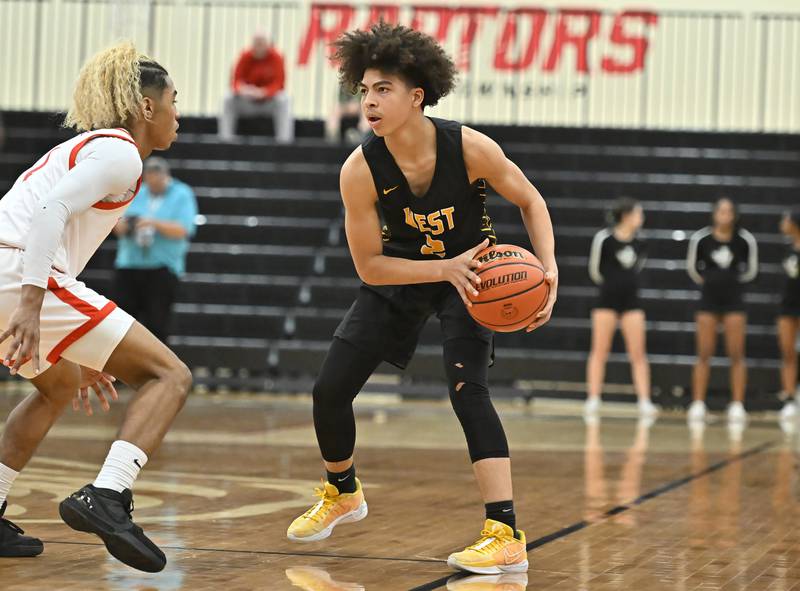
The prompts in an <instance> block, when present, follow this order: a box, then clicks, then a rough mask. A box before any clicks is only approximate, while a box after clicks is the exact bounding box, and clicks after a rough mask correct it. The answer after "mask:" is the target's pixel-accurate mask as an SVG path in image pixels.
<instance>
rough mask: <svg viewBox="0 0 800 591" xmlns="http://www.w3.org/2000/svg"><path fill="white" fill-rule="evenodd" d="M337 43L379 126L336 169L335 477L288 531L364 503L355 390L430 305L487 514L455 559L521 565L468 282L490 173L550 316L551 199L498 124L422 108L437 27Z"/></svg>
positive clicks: (326, 525)
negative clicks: (521, 226) (531, 254)
mask: <svg viewBox="0 0 800 591" xmlns="http://www.w3.org/2000/svg"><path fill="white" fill-rule="evenodd" d="M334 47H335V48H336V54H335V57H334V59H335V60H336V61H337V63H338V65H339V73H340V79H341V81H342V83H343V85H344V86H345V87H349V88H353V89H358V90H359V91H360V92H361V105H362V109H363V111H364V114H365V116H366V117H367V120H368V121H369V123H370V126H371V128H372V133H371V134H370V135H369V136H368V137H367V139H366V140H365V141H364V143H363V144H362V145H361V146H359V147H358V148H356V150H355V151H354V152H353V153H352V154H351V155H350V157H349V158H348V159H347V161H346V162H345V163H344V166H343V167H342V173H341V179H340V185H341V192H342V199H343V201H344V205H345V211H346V213H345V229H346V232H347V239H348V243H349V246H350V253H351V255H352V257H353V262H354V263H355V267H356V270H357V272H358V274H359V276H360V277H361V279H362V281H363V285H362V286H361V289H360V291H359V295H358V298H357V300H356V302H355V303H354V304H353V306H352V307H351V308H350V311H349V312H348V313H347V315H346V316H345V318H344V320H343V321H342V323H341V324H340V325H339V328H338V329H337V330H336V333H335V337H334V339H333V342H332V343H331V347H330V350H329V351H328V356H327V358H326V360H325V362H324V363H323V366H322V369H321V370H320V373H319V376H318V378H317V382H316V385H315V387H314V393H313V395H314V425H315V428H316V433H317V440H318V442H319V446H320V451H321V452H322V457H323V459H324V462H325V468H326V470H327V482H325V483H324V488H323V489H321V490H319V491H318V495H319V496H320V500H319V502H317V503H316V504H315V505H314V506H312V507H311V508H310V509H309V510H308V511H307V512H306V513H305V514H303V515H301V516H300V517H298V518H297V519H295V521H294V522H293V523H292V524H291V526H290V527H289V530H288V532H287V535H288V537H289V538H290V539H292V540H297V541H315V540H321V539H324V538H326V537H328V536H329V535H330V534H331V531H332V530H333V528H334V527H335V526H336V525H337V524H339V523H343V522H347V521H358V520H359V519H362V518H364V517H366V514H367V507H366V503H365V502H364V496H363V493H362V489H361V484H360V482H359V481H358V480H357V479H356V477H355V468H354V465H353V449H354V445H355V422H354V417H353V410H352V401H353V399H354V398H355V396H356V395H357V394H358V392H359V390H360V389H361V387H362V386H363V384H364V383H365V382H366V380H367V378H369V376H370V374H372V372H373V371H374V370H375V368H376V367H377V366H378V364H379V363H380V362H381V361H384V360H385V361H388V362H390V363H393V364H394V365H396V366H398V367H401V368H403V367H405V366H406V364H407V363H408V361H409V360H410V359H411V357H412V355H413V353H414V350H415V348H416V344H417V338H418V336H419V333H420V331H421V330H422V327H423V326H424V324H425V321H426V319H427V318H428V317H429V316H430V315H431V314H435V315H436V316H437V317H438V319H439V321H440V323H441V329H442V341H443V349H444V355H443V356H444V365H445V370H446V374H447V379H448V385H449V393H450V400H451V402H452V405H453V408H454V410H455V412H456V415H457V417H458V419H459V421H460V422H461V426H462V428H463V430H464V433H465V435H466V439H467V446H468V448H469V454H470V458H471V460H472V462H473V468H474V473H475V476H476V479H477V481H478V487H479V489H480V491H481V495H482V497H483V500H484V503H485V504H486V517H487V520H486V522H485V525H484V529H483V531H482V533H481V536H480V538H479V539H478V541H477V542H476V543H475V544H473V545H471V546H469V547H468V548H467V549H466V550H464V551H463V552H459V553H456V554H453V555H451V556H450V558H449V560H448V564H450V565H451V566H453V567H455V568H460V569H464V570H470V571H472V572H477V573H503V572H522V571H525V570H527V568H528V562H527V554H526V551H525V537H524V533H523V532H521V531H519V530H517V528H516V525H515V515H514V508H513V503H512V488H511V464H510V460H509V452H508V444H507V441H506V436H505V433H504V431H503V426H502V425H501V423H500V419H499V418H498V416H497V413H496V412H495V409H494V407H493V406H492V403H491V400H490V397H489V390H488V371H487V370H488V367H489V364H490V357H491V353H492V337H493V333H492V332H491V331H489V330H487V329H485V328H483V327H482V326H480V325H478V324H477V323H476V322H475V321H474V320H472V318H471V317H470V315H469V314H468V312H467V309H466V307H467V306H469V305H470V303H469V300H468V299H467V293H468V292H472V293H474V294H477V290H476V286H477V284H478V283H479V281H480V279H479V277H478V276H477V275H476V274H475V272H474V271H475V269H476V268H477V267H478V266H479V263H478V262H477V261H475V260H474V259H473V257H474V255H475V254H476V253H477V252H479V251H480V250H481V249H482V248H484V247H486V246H487V245H488V244H489V243H492V242H494V241H495V240H496V239H495V235H494V231H493V230H492V226H491V220H490V218H489V216H488V215H487V212H486V208H485V204H484V201H485V197H486V187H487V184H490V185H491V186H492V187H493V188H494V189H495V190H496V191H497V192H498V193H500V194H501V195H502V196H503V197H505V198H506V199H508V200H509V201H511V202H512V203H514V204H515V205H517V206H518V207H519V208H520V211H521V213H522V218H523V221H524V223H525V226H526V228H527V229H528V232H529V234H530V237H531V243H532V245H533V247H534V249H535V251H536V254H537V256H538V257H539V258H540V259H541V261H542V263H543V265H544V267H545V271H546V280H547V281H548V283H549V286H550V298H549V300H548V302H547V305H546V306H545V308H544V309H543V310H542V312H541V313H540V314H539V315H538V316H537V318H536V319H535V321H534V322H533V323H532V324H531V325H530V326H529V327H528V329H527V330H528V331H531V330H534V329H536V328H538V327H539V326H541V325H542V324H544V323H545V322H547V321H548V319H549V318H550V314H551V312H552V309H553V304H554V303H555V299H556V290H557V276H558V270H557V267H556V261H555V255H554V239H553V228H552V225H551V223H550V216H549V214H548V211H547V206H546V204H545V202H544V199H542V196H541V195H540V194H539V192H538V191H537V190H536V189H535V188H534V187H533V185H531V183H530V182H529V181H528V179H527V178H526V177H525V175H524V174H523V173H522V171H521V170H520V169H519V168H518V167H517V166H516V165H515V164H514V163H513V162H511V161H510V160H508V159H507V158H506V156H505V154H504V153H503V151H502V150H501V149H500V147H499V146H498V145H497V144H496V143H495V142H494V141H492V140H491V139H490V138H488V137H487V136H485V135H483V134H482V133H479V132H477V131H474V130H472V129H470V128H468V127H465V126H462V125H460V124H459V123H456V122H454V121H445V120H442V119H434V118H429V117H426V116H425V114H424V112H423V110H424V108H425V107H426V106H433V105H435V104H436V103H437V102H438V101H439V99H441V98H442V97H444V96H445V95H447V94H448V93H449V92H450V91H451V90H452V89H453V87H454V84H455V74H456V71H455V67H454V65H453V62H452V60H451V59H450V58H449V57H448V56H447V55H446V54H445V52H444V51H443V50H442V48H441V47H440V46H439V45H438V44H437V43H436V41H435V40H433V39H432V38H431V37H429V36H427V35H424V34H422V33H420V32H417V31H413V30H411V29H408V28H406V27H403V26H390V25H387V24H384V23H381V24H379V25H376V26H374V27H372V29H371V30H369V31H353V32H350V33H347V34H345V35H344V36H343V37H342V38H340V39H339V40H338V41H337V42H336V43H335V44H334ZM378 211H380V216H379V213H378ZM381 217H382V218H383V226H382V225H381ZM398 519H400V516H398ZM443 526H444V525H443V523H437V524H436V527H443Z"/></svg>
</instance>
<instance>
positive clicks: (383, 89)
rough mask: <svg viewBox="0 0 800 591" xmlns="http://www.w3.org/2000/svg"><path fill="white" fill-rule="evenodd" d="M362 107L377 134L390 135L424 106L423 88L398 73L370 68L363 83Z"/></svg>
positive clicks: (361, 87)
mask: <svg viewBox="0 0 800 591" xmlns="http://www.w3.org/2000/svg"><path fill="white" fill-rule="evenodd" d="M359 90H360V92H361V110H362V111H363V112H364V117H365V118H366V119H367V122H368V123H369V126H370V127H371V128H372V131H374V132H375V135H378V136H386V135H389V134H390V133H392V132H393V131H394V130H396V129H397V128H398V127H400V126H401V125H403V124H404V123H405V122H406V121H407V120H408V118H409V116H410V115H411V113H412V112H413V111H414V109H416V108H419V107H421V105H422V99H423V96H424V94H423V92H422V89H421V88H412V87H411V86H409V85H408V84H407V83H406V82H405V80H403V79H402V78H400V77H399V76H397V75H395V74H387V73H384V72H381V71H380V70H375V69H369V70H367V71H365V72H364V77H363V78H362V79H361V85H360V87H359Z"/></svg>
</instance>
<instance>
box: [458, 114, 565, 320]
mask: <svg viewBox="0 0 800 591" xmlns="http://www.w3.org/2000/svg"><path fill="white" fill-rule="evenodd" d="M462 130H463V131H462V140H463V150H464V162H465V164H466V166H467V174H468V175H469V180H470V182H474V181H475V180H477V179H480V178H483V179H486V182H488V183H489V184H490V185H491V186H492V187H493V188H494V190H495V191H497V192H498V193H499V194H500V195H501V196H502V197H503V198H505V199H507V200H508V201H510V202H511V203H513V204H514V205H516V206H517V207H519V210H520V213H521V214H522V221H523V222H524V224H525V228H526V229H527V230H528V236H529V237H530V240H531V245H532V246H533V249H534V251H535V252H536V256H537V257H539V260H541V261H542V265H544V270H545V280H546V281H547V282H548V284H549V285H550V296H549V298H548V300H547V304H546V305H545V307H544V309H542V311H541V312H539V314H538V315H537V316H536V319H535V320H534V322H533V323H532V324H531V325H530V326H528V328H527V331H528V332H530V331H532V330H535V329H537V328H539V327H540V326H542V325H543V324H545V323H546V322H547V321H548V320H550V316H551V314H552V313H553V306H554V305H555V303H556V297H557V292H558V265H557V264H556V255H555V238H554V236H553V224H552V222H551V221H550V213H549V212H548V211H547V204H546V203H545V201H544V198H543V197H542V195H541V194H540V193H539V191H538V190H537V189H536V187H534V186H533V184H531V182H530V181H529V180H528V179H527V177H526V176H525V175H524V174H523V172H522V171H521V170H520V169H519V167H518V166H517V165H516V164H514V163H513V162H512V161H511V160H509V159H508V158H507V157H506V155H505V153H504V152H503V150H502V148H501V147H500V146H498V145H497V142H495V141H494V140H492V139H491V138H489V137H487V136H485V135H484V134H482V133H480V132H478V131H475V130H474V129H470V128H469V127H462Z"/></svg>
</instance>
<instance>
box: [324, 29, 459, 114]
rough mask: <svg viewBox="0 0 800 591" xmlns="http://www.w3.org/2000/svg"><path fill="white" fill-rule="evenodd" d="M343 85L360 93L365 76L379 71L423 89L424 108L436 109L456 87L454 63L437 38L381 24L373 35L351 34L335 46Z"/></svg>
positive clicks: (373, 30)
mask: <svg viewBox="0 0 800 591" xmlns="http://www.w3.org/2000/svg"><path fill="white" fill-rule="evenodd" d="M333 48H334V50H335V52H334V54H333V57H332V59H333V61H334V62H335V63H337V64H338V67H339V82H340V83H341V84H342V86H343V87H344V88H345V89H347V90H349V91H350V92H352V93H354V94H355V93H356V92H357V90H358V85H359V84H360V83H361V79H362V78H363V77H364V72H365V71H366V70H367V69H368V68H376V69H378V70H380V71H381V72H385V73H387V74H396V75H398V76H400V77H402V78H404V79H405V80H406V82H408V83H410V84H411V85H412V86H414V87H419V88H422V90H423V91H424V92H425V97H424V98H423V100H422V106H423V107H427V106H428V105H430V106H434V105H435V104H436V103H438V102H439V99H441V98H442V97H444V96H446V95H447V94H449V93H450V92H451V91H452V90H453V88H455V85H456V74H457V71H456V67H455V64H453V60H452V59H450V56H449V55H447V53H445V51H444V49H442V47H441V46H440V45H439V44H438V43H437V42H436V40H435V39H433V37H430V36H429V35H426V34H424V33H420V32H419V31H415V30H413V29H409V28H408V27H404V26H402V25H390V24H387V23H385V22H380V23H378V24H376V25H373V26H372V28H371V29H370V30H369V31H349V32H347V33H345V34H344V35H342V36H341V37H339V39H337V40H336V41H334V42H333Z"/></svg>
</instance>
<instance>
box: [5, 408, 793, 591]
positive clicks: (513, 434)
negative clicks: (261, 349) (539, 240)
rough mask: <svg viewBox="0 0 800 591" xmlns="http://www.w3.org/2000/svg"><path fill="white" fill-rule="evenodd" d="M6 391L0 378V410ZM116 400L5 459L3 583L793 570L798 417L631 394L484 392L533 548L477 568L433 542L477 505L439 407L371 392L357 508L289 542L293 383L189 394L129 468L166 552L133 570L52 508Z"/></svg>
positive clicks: (742, 584) (764, 575) (451, 428)
mask: <svg viewBox="0 0 800 591" xmlns="http://www.w3.org/2000/svg"><path fill="white" fill-rule="evenodd" d="M20 399H21V398H20V396H19V395H16V394H8V395H3V394H0V416H2V417H5V416H7V415H8V412H9V411H10V410H11V408H12V407H13V405H14V404H15V403H16V402H18V401H19V400H20ZM124 400H125V396H123V397H122V399H121V400H120V401H119V402H117V403H115V404H114V405H113V409H112V411H111V413H109V414H108V415H104V414H102V413H101V412H100V411H99V408H98V407H97V405H95V416H93V417H86V416H84V415H82V414H77V413H73V412H72V411H71V410H68V411H67V413H66V414H65V416H64V417H63V418H62V420H61V421H60V422H59V423H58V425H56V427H54V428H53V430H52V431H51V433H50V434H49V435H48V437H47V439H46V440H45V442H44V443H43V444H42V446H41V447H40V449H39V451H38V453H37V455H36V456H35V458H34V460H33V461H32V462H31V463H30V465H29V466H28V467H27V469H26V470H25V471H24V472H23V473H22V474H21V475H20V477H19V478H18V479H17V482H16V483H15V486H14V488H13V489H12V492H11V496H10V497H9V503H10V505H9V509H8V512H7V515H6V516H7V517H8V518H10V519H11V520H13V521H14V522H15V523H17V524H18V525H20V526H21V527H22V528H23V529H25V530H26V532H27V533H28V534H31V535H35V536H37V537H40V538H41V539H43V540H44V541H45V551H44V554H42V555H41V556H39V557H37V558H34V559H25V560H18V559H0V581H2V584H0V587H1V588H2V589H3V590H9V591H11V590H14V591H17V590H19V591H22V590H45V589H46V590H53V589H58V590H65V589H76V590H77V589H81V590H83V589H86V588H92V589H93V590H101V589H109V590H111V589H113V590H128V589H131V590H134V589H135V590H145V589H158V590H159V591H171V590H177V589H192V590H198V589H220V588H224V589H225V590H226V591H235V590H250V589H268V590H283V589H293V590H296V589H305V590H309V591H320V590H324V591H335V590H348V591H354V590H363V589H369V590H371V591H373V590H374V591H384V590H386V591H391V590H408V589H415V590H419V591H421V590H428V589H430V590H433V589H448V590H457V591H488V590H493V591H518V590H523V589H570V590H576V589H579V590H592V591H595V590H611V589H633V590H647V591H658V590H665V591H666V590H670V591H673V590H674V591H678V590H680V591H684V590H685V591H688V590H692V589H703V590H709V589H720V590H726V591H727V590H742V591H744V590H747V591H759V590H763V591H767V590H769V591H788V590H790V589H800V528H798V527H797V524H798V523H800V483H798V480H800V473H799V472H798V466H797V462H798V455H797V454H798V451H797V450H798V447H797V436H796V435H787V434H785V433H784V432H782V431H781V430H780V429H779V428H778V425H777V421H776V420H775V418H774V417H773V416H766V415H765V416H758V415H753V416H751V417H750V422H749V424H748V425H747V428H746V429H745V430H744V431H743V432H741V431H739V432H730V431H729V430H728V429H727V425H726V423H725V421H724V420H723V418H722V417H717V419H716V420H714V417H712V419H711V421H710V423H709V424H708V425H707V426H706V428H705V429H704V430H703V431H697V430H695V431H693V432H690V431H689V429H688V428H687V426H686V423H685V418H684V417H683V415H680V414H669V413H666V414H664V415H663V416H662V417H661V418H659V420H658V421H657V422H655V424H654V425H647V424H643V423H642V422H640V421H637V418H636V416H635V414H633V412H632V410H631V409H632V408H633V405H630V406H626V405H606V407H605V409H604V412H603V415H602V417H601V419H600V420H599V421H597V422H594V423H591V424H586V423H585V422H584V420H583V419H582V417H581V416H580V406H579V405H578V404H577V403H574V402H573V403H569V402H556V401H553V402H550V401H534V403H533V404H532V405H529V406H525V405H521V404H520V405H518V404H514V403H512V402H507V403H498V409H499V411H500V414H501V416H502V418H503V422H504V424H505V427H506V431H507V433H508V436H509V441H510V444H511V450H512V459H513V473H514V486H515V506H516V512H517V519H518V527H519V528H521V529H524V530H525V531H526V534H527V539H528V543H529V547H530V548H531V550H530V551H529V556H528V558H529V561H530V564H531V566H530V571H529V572H528V574H527V577H526V576H525V575H506V576H502V577H475V576H464V575H462V574H455V573H453V572H452V571H450V569H449V568H448V567H447V565H446V564H445V562H444V561H445V559H446V558H447V555H448V554H449V553H450V552H452V551H455V550H460V549H462V548H463V547H464V546H465V545H467V544H469V543H471V542H473V541H474V540H475V539H476V538H477V536H478V534H479V532H480V529H481V525H482V523H483V506H482V503H481V500H480V498H479V496H478V491H477V487H476V485H475V483H474V481H473V478H472V472H471V468H470V464H469V459H468V457H467V454H466V450H465V444H464V441H463V435H462V433H461V430H460V427H459V425H458V422H457V421H456V419H455V417H454V416H453V414H452V411H451V410H450V409H449V406H448V405H447V404H445V403H444V402H442V403H439V402H436V403H433V402H431V403H426V402H413V403H409V402H400V401H399V400H395V399H391V398H388V399H387V398H377V397H369V396H365V397H363V398H362V399H360V400H359V401H358V403H357V415H358V448H357V452H356V462H357V468H358V473H359V477H360V478H361V479H362V481H363V483H364V485H365V492H366V498H367V502H368V503H369V511H370V513H369V517H368V518H367V519H366V520H364V521H362V522H360V523H357V524H347V525H342V526H340V527H339V528H337V529H336V530H335V532H334V534H333V536H332V537H331V538H329V539H328V540H325V541H324V542H317V543H312V544H307V545H301V544H297V543H292V542H289V541H288V540H287V539H286V537H285V531H286V527H287V526H288V524H289V523H290V522H291V520H292V519H293V518H294V517H295V516H297V515H298V514H300V513H301V512H302V511H304V510H305V509H306V508H307V507H309V506H310V505H311V504H312V503H313V502H314V501H315V500H316V498H315V497H314V496H313V489H314V487H315V486H319V479H320V476H321V474H322V473H323V472H322V468H321V465H320V462H319V455H318V451H317V448H316V440H315V436H314V430H313V426H312V423H311V405H310V400H309V399H308V397H300V398H297V397H280V396H259V395H214V396H211V395H194V396H193V397H192V398H191V399H190V401H189V403H188V404H187V407H186V408H185V409H184V411H183V412H182V414H181V415H180V417H179V419H178V421H177V422H176V424H175V426H174V428H173V429H172V431H171V432H170V433H169V435H168V436H167V439H166V441H165V443H164V445H163V446H162V448H161V449H160V450H159V452H158V453H157V454H155V456H154V457H153V458H152V459H151V460H150V462H149V463H148V465H147V467H146V468H145V470H144V471H143V472H142V475H141V476H140V478H139V480H138V481H137V483H136V487H135V512H134V519H135V521H136V522H137V523H139V524H140V525H141V526H142V527H143V528H144V529H145V531H146V532H147V533H148V534H149V535H150V536H151V537H152V538H153V540H154V541H155V542H156V543H158V544H159V545H160V546H161V547H162V548H163V549H164V551H165V553H166V555H167V558H168V560H169V562H168V564H167V568H166V569H165V570H164V571H163V572H161V573H158V574H155V575H151V574H145V573H139V572H137V571H133V570H131V569H129V568H127V567H126V566H124V565H122V564H121V563H119V562H117V561H115V560H114V559H113V558H111V557H110V556H108V555H107V554H106V552H105V549H104V548H103V546H102V545H101V544H100V542H99V540H98V539H96V538H93V537H91V536H89V535H86V534H80V533H77V532H73V531H72V530H70V529H68V528H67V527H66V526H65V525H64V524H63V523H62V522H61V521H60V520H59V518H58V512H57V503H58V502H59V501H60V500H61V499H62V498H63V497H65V496H66V495H68V494H69V493H70V492H72V491H74V490H76V489H78V488H79V487H80V486H82V485H83V484H85V483H87V482H90V481H92V480H93V479H94V476H95V474H96V472H97V469H98V468H99V466H100V464H101V463H102V460H103V458H104V457H105V454H106V451H107V448H108V445H109V443H110V442H111V441H112V440H113V438H114V434H115V430H116V425H117V424H118V423H119V420H120V417H121V411H122V409H123V407H124Z"/></svg>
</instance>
